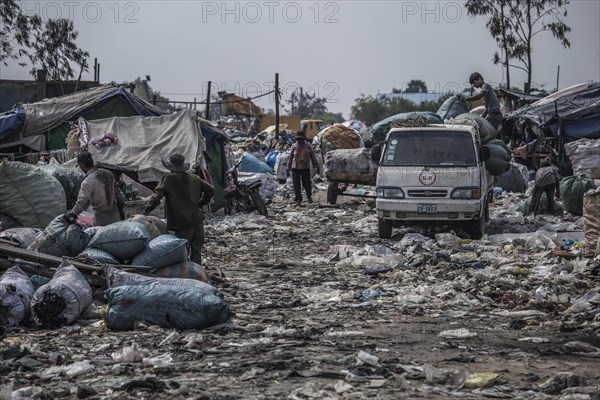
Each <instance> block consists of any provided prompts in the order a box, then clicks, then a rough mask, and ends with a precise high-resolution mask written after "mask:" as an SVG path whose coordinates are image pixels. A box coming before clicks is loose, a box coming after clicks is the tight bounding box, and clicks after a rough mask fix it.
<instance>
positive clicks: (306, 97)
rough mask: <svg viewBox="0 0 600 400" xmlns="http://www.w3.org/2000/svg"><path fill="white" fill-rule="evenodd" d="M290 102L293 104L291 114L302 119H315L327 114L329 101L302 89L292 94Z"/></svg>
mask: <svg viewBox="0 0 600 400" xmlns="http://www.w3.org/2000/svg"><path fill="white" fill-rule="evenodd" d="M289 102H290V103H291V112H290V113H291V114H292V115H299V116H300V118H301V119H305V118H315V117H316V116H318V115H325V114H326V113H327V105H326V103H327V99H326V98H322V97H317V95H316V94H312V95H311V94H310V93H307V92H305V91H304V90H303V89H302V88H300V90H299V91H298V90H296V91H294V93H292V94H291V96H290V100H289Z"/></svg>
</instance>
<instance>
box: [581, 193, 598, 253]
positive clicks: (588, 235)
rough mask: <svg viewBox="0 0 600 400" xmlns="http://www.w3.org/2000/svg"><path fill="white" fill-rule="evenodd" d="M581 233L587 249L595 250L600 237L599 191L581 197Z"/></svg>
mask: <svg viewBox="0 0 600 400" xmlns="http://www.w3.org/2000/svg"><path fill="white" fill-rule="evenodd" d="M583 233H584V235H585V241H586V243H587V245H588V247H589V248H590V249H594V248H596V247H597V246H598V244H597V243H598V242H599V240H598V238H599V237H600V189H596V190H589V191H588V192H586V193H585V194H584V195H583Z"/></svg>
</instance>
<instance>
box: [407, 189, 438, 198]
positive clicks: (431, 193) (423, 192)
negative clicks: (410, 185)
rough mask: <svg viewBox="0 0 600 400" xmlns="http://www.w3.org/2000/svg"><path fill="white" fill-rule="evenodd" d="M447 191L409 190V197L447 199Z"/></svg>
mask: <svg viewBox="0 0 600 400" xmlns="http://www.w3.org/2000/svg"><path fill="white" fill-rule="evenodd" d="M447 195H448V191H447V190H409V191H408V196H409V197H446V196H447Z"/></svg>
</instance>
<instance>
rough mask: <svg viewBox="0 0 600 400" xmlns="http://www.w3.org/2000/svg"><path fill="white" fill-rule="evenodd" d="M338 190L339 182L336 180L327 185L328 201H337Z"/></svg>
mask: <svg viewBox="0 0 600 400" xmlns="http://www.w3.org/2000/svg"><path fill="white" fill-rule="evenodd" d="M337 190H338V184H337V183H334V182H329V186H327V202H328V203H329V204H335V203H336V202H337V195H338V193H337Z"/></svg>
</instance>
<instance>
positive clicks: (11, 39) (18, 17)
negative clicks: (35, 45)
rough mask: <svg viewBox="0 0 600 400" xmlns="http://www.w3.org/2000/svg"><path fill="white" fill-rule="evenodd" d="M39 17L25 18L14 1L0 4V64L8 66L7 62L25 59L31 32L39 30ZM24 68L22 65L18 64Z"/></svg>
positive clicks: (29, 45)
mask: <svg viewBox="0 0 600 400" xmlns="http://www.w3.org/2000/svg"><path fill="white" fill-rule="evenodd" d="M41 24H42V20H41V18H40V17H39V16H37V15H34V16H27V15H24V14H23V13H22V12H21V7H20V6H19V4H18V3H17V1H16V0H2V2H0V62H1V63H2V64H4V65H8V61H13V60H17V59H20V58H23V57H26V56H27V55H28V54H29V52H28V50H29V48H30V47H31V46H32V35H31V33H32V32H35V31H37V30H39V29H40V28H41ZM20 65H21V66H24V65H25V64H24V63H20Z"/></svg>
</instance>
